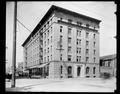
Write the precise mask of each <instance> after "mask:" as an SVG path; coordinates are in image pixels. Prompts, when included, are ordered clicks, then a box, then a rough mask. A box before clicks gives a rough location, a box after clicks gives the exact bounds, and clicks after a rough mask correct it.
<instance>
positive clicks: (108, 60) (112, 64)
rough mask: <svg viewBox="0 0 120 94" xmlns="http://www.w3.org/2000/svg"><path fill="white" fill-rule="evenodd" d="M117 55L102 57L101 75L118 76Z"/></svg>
mask: <svg viewBox="0 0 120 94" xmlns="http://www.w3.org/2000/svg"><path fill="white" fill-rule="evenodd" d="M116 60H117V58H116V54H113V55H107V56H102V57H100V74H102V73H109V74H110V75H111V76H116V65H117V64H116Z"/></svg>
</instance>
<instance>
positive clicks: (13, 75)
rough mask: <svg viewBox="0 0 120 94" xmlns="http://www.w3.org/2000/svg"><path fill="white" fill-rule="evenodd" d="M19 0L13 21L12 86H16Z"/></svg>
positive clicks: (15, 6)
mask: <svg viewBox="0 0 120 94" xmlns="http://www.w3.org/2000/svg"><path fill="white" fill-rule="evenodd" d="M16 21H17V1H15V3H14V22H13V53H12V54H13V55H12V81H11V87H12V88H14V87H15V73H16V31H17V30H16V27H17V22H16Z"/></svg>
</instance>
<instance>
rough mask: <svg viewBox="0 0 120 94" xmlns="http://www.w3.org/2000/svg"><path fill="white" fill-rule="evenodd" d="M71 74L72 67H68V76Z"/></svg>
mask: <svg viewBox="0 0 120 94" xmlns="http://www.w3.org/2000/svg"><path fill="white" fill-rule="evenodd" d="M71 73H72V67H71V66H69V67H68V74H71Z"/></svg>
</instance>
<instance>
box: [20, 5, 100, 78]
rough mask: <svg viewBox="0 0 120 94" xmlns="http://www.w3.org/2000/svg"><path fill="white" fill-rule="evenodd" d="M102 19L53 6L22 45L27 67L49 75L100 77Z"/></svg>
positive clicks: (49, 76) (31, 71) (54, 76)
mask: <svg viewBox="0 0 120 94" xmlns="http://www.w3.org/2000/svg"><path fill="white" fill-rule="evenodd" d="M100 22H101V21H100V20H98V19H95V18H91V17H88V16H85V15H82V14H78V13H76V12H73V11H70V10H67V9H64V8H61V7H58V6H54V5H52V7H51V8H50V9H49V10H48V12H47V13H46V14H45V16H44V17H43V18H42V20H41V21H40V22H39V23H38V25H37V26H36V27H35V29H34V30H33V32H32V33H31V34H30V35H29V36H28V38H27V39H26V40H25V42H24V43H23V44H22V46H23V47H24V69H25V70H26V69H27V70H29V72H30V73H32V74H35V75H41V76H45V77H46V76H47V77H48V78H69V77H99V24H100Z"/></svg>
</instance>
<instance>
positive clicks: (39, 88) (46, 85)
mask: <svg viewBox="0 0 120 94" xmlns="http://www.w3.org/2000/svg"><path fill="white" fill-rule="evenodd" d="M10 86H11V82H6V91H21V92H22V91H23V92H114V90H115V88H116V79H115V78H112V79H109V80H103V79H100V78H70V79H17V80H16V88H15V89H11V88H10Z"/></svg>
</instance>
